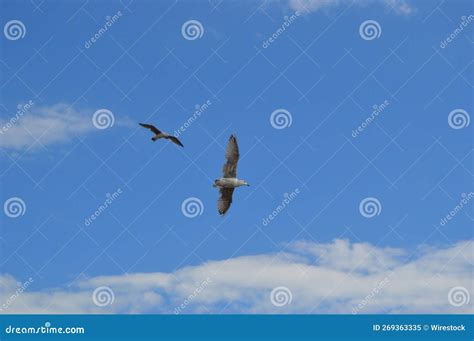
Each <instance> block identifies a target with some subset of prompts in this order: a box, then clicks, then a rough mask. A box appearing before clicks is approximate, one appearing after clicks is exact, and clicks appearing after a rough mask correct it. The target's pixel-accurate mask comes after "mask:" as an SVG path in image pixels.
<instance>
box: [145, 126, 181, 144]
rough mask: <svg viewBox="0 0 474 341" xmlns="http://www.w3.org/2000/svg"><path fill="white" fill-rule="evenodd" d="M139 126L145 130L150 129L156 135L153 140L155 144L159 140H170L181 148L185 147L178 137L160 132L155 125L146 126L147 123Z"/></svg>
mask: <svg viewBox="0 0 474 341" xmlns="http://www.w3.org/2000/svg"><path fill="white" fill-rule="evenodd" d="M138 124H139V125H141V126H142V127H144V128H147V129H150V130H151V131H152V132H153V134H155V136H153V137H152V138H151V140H152V141H153V142H155V141H156V140H159V139H167V140H170V141H173V142H174V143H176V144H177V145H178V146H181V147H184V146H183V144H182V143H181V141H180V140H178V139H177V138H176V137H174V136H173V135H170V134H167V133H165V132H162V131H160V130H159V129H158V128H157V127H155V126H154V125H152V124H145V123H138Z"/></svg>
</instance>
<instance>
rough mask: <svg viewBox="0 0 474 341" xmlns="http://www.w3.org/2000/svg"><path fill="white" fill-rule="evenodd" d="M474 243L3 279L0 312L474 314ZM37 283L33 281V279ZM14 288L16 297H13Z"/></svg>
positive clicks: (323, 247)
mask: <svg viewBox="0 0 474 341" xmlns="http://www.w3.org/2000/svg"><path fill="white" fill-rule="evenodd" d="M473 248H474V242H473V241H463V242H459V243H457V244H455V245H452V246H450V247H447V248H440V247H423V248H419V249H418V250H417V252H416V255H413V254H410V253H409V252H408V251H407V250H403V249H395V248H381V247H378V246H374V245H372V244H368V243H351V242H349V241H347V240H340V239H338V240H334V241H333V242H331V243H326V244H321V243H313V242H305V241H301V242H296V243H293V244H291V245H289V246H288V251H287V252H284V253H276V254H260V255H253V256H241V257H235V258H229V259H226V260H220V261H208V262H205V263H203V264H200V265H196V266H186V267H183V268H181V269H178V270H177V271H175V272H172V273H163V272H156V273H131V274H122V275H115V276H99V277H93V278H88V279H81V280H78V281H76V282H74V283H70V284H69V285H68V286H64V287H62V288H51V289H45V290H35V289H34V282H33V284H29V285H28V287H27V288H24V290H19V288H20V289H21V288H22V287H24V286H25V285H24V284H25V283H23V284H22V282H21V281H19V280H17V279H15V278H13V277H12V276H10V275H8V274H3V275H0V289H1V290H0V309H2V311H1V313H69V314H71V313H75V314H79V313H171V314H172V313H315V314H321V313H336V314H338V313H348V314H350V313H461V314H467V313H474V309H473V307H472V305H470V304H469V303H470V293H471V292H473V286H474V285H473V282H472V271H473V264H474V259H473ZM32 280H33V281H34V279H32ZM19 291H20V293H18V292H19Z"/></svg>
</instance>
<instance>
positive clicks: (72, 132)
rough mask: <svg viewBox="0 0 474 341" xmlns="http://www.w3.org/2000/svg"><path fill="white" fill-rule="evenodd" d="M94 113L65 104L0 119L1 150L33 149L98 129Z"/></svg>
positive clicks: (43, 107)
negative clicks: (94, 120) (93, 119)
mask: <svg viewBox="0 0 474 341" xmlns="http://www.w3.org/2000/svg"><path fill="white" fill-rule="evenodd" d="M93 114H94V110H82V111H79V110H76V109H75V108H74V107H72V106H70V105H68V104H65V103H60V104H54V105H50V106H40V105H36V104H32V105H30V106H29V107H28V110H21V111H18V112H17V113H16V114H15V115H14V116H12V117H10V118H8V119H0V137H1V138H0V147H1V148H6V149H12V150H26V149H30V150H36V149H38V148H40V147H41V146H49V145H53V144H57V143H66V142H68V141H71V140H73V139H74V138H75V137H78V136H82V135H85V134H88V133H91V132H99V131H100V129H98V128H97V126H96V125H94V122H93V121H92V118H93ZM115 123H117V122H115Z"/></svg>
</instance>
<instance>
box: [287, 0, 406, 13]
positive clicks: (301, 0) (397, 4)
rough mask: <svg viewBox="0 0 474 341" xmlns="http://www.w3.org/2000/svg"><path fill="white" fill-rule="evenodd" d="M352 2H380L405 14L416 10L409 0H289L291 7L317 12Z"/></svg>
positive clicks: (356, 3) (296, 9) (362, 4)
mask: <svg viewBox="0 0 474 341" xmlns="http://www.w3.org/2000/svg"><path fill="white" fill-rule="evenodd" d="M350 3H353V4H354V5H357V6H367V5H371V4H380V5H383V6H385V7H386V8H388V9H392V8H393V10H394V12H395V13H397V14H403V15H408V14H411V13H413V11H414V8H413V7H412V6H411V5H410V4H409V2H408V1H407V0H356V1H354V0H288V4H289V6H290V8H291V9H292V10H294V11H299V12H301V13H310V12H316V11H319V10H322V9H328V8H331V7H337V6H340V5H343V4H346V5H348V4H350Z"/></svg>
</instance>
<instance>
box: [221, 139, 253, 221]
mask: <svg viewBox="0 0 474 341" xmlns="http://www.w3.org/2000/svg"><path fill="white" fill-rule="evenodd" d="M225 157H226V163H225V164H224V166H223V167H222V173H223V177H222V178H220V179H217V180H215V181H214V184H213V186H214V187H217V188H219V191H220V194H221V196H220V198H219V200H218V201H217V211H218V212H219V214H220V215H223V214H225V213H226V212H227V211H228V210H229V208H230V204H232V194H233V193H234V189H235V188H236V187H240V186H250V185H249V184H248V183H247V182H246V181H245V180H239V179H237V162H238V161H239V146H238V145H237V138H236V137H235V136H234V135H230V138H229V142H228V143H227V150H226V153H225Z"/></svg>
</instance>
